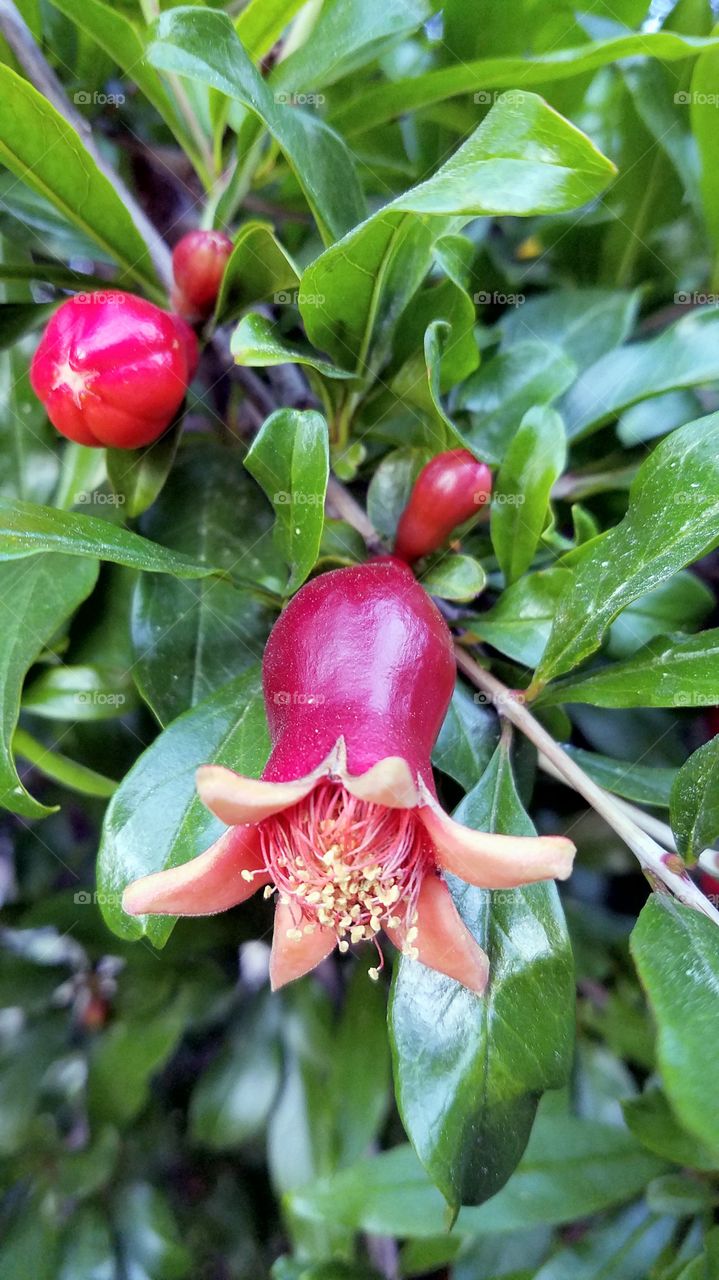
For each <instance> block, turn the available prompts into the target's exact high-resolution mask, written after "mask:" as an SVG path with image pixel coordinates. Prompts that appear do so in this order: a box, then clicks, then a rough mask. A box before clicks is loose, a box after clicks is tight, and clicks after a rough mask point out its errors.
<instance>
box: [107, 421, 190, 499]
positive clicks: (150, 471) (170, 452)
mask: <svg viewBox="0 0 719 1280" xmlns="http://www.w3.org/2000/svg"><path fill="white" fill-rule="evenodd" d="M181 431H182V424H181V422H178V423H177V424H176V425H175V426H174V427H172V428H170V429H169V430H168V431H166V432H165V434H164V435H163V436H160V439H159V440H155V442H154V443H153V444H151V445H148V446H147V447H146V448H144V449H108V450H107V451H106V454H105V463H106V466H107V478H108V480H109V481H110V484H111V485H112V488H113V492H114V493H115V495H116V497H117V500H118V502H119V504H120V505H121V506H122V509H123V515H124V516H125V518H126V519H130V520H134V519H135V518H136V517H137V516H141V515H142V513H143V511H146V510H147V508H148V507H149V506H151V505H152V503H153V502H154V501H155V499H156V497H157V495H158V493H159V492H160V490H161V489H162V486H163V484H164V483H165V481H166V479H167V477H168V475H169V474H170V468H171V467H172V464H173V462H174V460H175V454H176V453H177V446H178V444H179V442H180V434H181Z"/></svg>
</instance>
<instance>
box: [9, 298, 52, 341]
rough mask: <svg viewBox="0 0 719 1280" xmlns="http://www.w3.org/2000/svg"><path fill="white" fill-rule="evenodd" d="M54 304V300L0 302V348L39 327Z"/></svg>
mask: <svg viewBox="0 0 719 1280" xmlns="http://www.w3.org/2000/svg"><path fill="white" fill-rule="evenodd" d="M56 306H57V303H56V302H0V350H2V349H3V348H4V347H11V346H12V345H13V343H14V342H17V341H18V339H19V338H22V336H23V334H26V333H29V332H31V330H33V329H39V328H40V325H41V324H45V321H46V320H48V319H49V318H50V316H51V315H52V313H53V311H54V310H55V308H56Z"/></svg>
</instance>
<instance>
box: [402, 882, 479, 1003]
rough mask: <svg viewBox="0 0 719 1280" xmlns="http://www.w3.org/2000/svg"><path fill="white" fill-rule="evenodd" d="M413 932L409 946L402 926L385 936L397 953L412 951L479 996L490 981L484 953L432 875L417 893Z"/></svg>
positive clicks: (423, 962)
mask: <svg viewBox="0 0 719 1280" xmlns="http://www.w3.org/2000/svg"><path fill="white" fill-rule="evenodd" d="M414 928H416V930H417V934H416V936H414V935H413V934H411V933H410V937H411V939H412V940H411V942H408V939H407V930H406V928H405V927H404V926H402V927H401V928H397V929H387V930H386V932H387V934H388V935H389V937H390V938H391V939H392V941H393V942H394V944H395V946H396V947H397V948H398V949H399V950H400V951H401V950H403V949H404V948H405V945H409V946H412V947H415V948H416V949H417V954H418V959H419V960H421V962H422V964H426V965H427V967H428V968H430V969H436V970H437V971H438V972H439V973H445V974H446V975H447V977H448V978H454V979H455V980H456V981H457V982H461V983H462V985H463V986H465V987H469V989H470V991H476V992H477V994H478V995H481V994H482V992H483V991H484V989H485V987H486V985H487V979H488V977H489V960H488V958H487V955H486V952H484V951H483V950H482V948H481V947H480V945H479V943H478V942H477V941H476V939H475V938H473V937H472V934H471V933H470V932H469V929H468V928H467V926H466V924H465V923H464V921H463V920H462V917H461V916H460V914H459V912H458V910H457V908H456V907H455V905H454V903H453V901H452V895H451V894H450V892H449V889H448V888H447V886H446V884H445V882H444V880H442V879H441V878H440V876H437V875H435V874H434V873H433V872H430V873H429V874H428V875H427V876H425V879H424V881H423V884H422V888H421V889H420V892H419V898H418V900H417V920H416V923H415V926H414Z"/></svg>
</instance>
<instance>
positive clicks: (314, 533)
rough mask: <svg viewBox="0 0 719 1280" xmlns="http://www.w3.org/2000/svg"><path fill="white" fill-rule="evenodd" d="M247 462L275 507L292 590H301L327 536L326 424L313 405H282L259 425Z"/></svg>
mask: <svg viewBox="0 0 719 1280" xmlns="http://www.w3.org/2000/svg"><path fill="white" fill-rule="evenodd" d="M245 466H246V467H247V470H248V471H249V472H250V473H251V475H253V476H254V477H255V480H257V482H258V484H259V485H261V487H262V488H263V489H264V491H265V493H266V494H267V497H268V498H269V500H270V502H271V503H272V506H273V507H274V510H275V519H276V525H275V540H276V543H277V549H278V551H279V552H280V554H281V555H282V557H283V559H284V560H285V561H286V563H287V564H288V565H289V567H290V580H289V583H288V585H287V591H288V592H292V591H296V590H297V588H298V587H301V586H302V583H303V582H304V581H305V578H306V577H307V575H308V574H309V573H310V572H311V570H312V569H313V568H314V565H315V561H316V560H317V556H318V554H319V549H320V542H321V540H322V528H323V525H324V513H325V493H326V491H327V480H328V478H329V440H328V435H327V423H326V422H325V420H324V418H323V417H322V415H321V414H319V413H315V412H314V410H311V409H309V410H306V411H305V412H302V411H301V410H298V409H278V410H277V412H276V413H273V414H271V415H270V417H269V418H268V419H267V421H266V422H265V423H264V425H263V426H262V427H261V428H260V431H259V433H258V435H257V436H256V437H255V439H254V441H253V443H252V447H251V449H250V450H249V453H248V454H247V456H246V458H245Z"/></svg>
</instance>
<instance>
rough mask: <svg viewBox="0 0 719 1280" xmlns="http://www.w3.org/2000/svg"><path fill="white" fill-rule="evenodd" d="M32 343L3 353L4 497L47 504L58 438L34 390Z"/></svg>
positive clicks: (0, 428)
mask: <svg viewBox="0 0 719 1280" xmlns="http://www.w3.org/2000/svg"><path fill="white" fill-rule="evenodd" d="M31 350H32V348H31V344H30V343H27V342H20V343H18V344H17V345H16V346H14V347H12V348H11V350H9V351H3V350H0V495H2V497H5V498H22V499H24V500H27V501H32V502H46V501H47V499H48V498H49V496H50V494H51V493H52V490H53V487H54V484H55V480H56V477H57V472H58V458H57V452H56V436H55V433H54V431H53V430H52V428H51V427H50V426H49V424H48V423H47V421H46V418H45V411H44V409H43V408H42V405H41V404H40V403H39V401H38V399H37V397H36V396H35V395H34V393H33V391H32V388H31V387H30V379H29V376H28V373H29V363H30V355H31Z"/></svg>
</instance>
